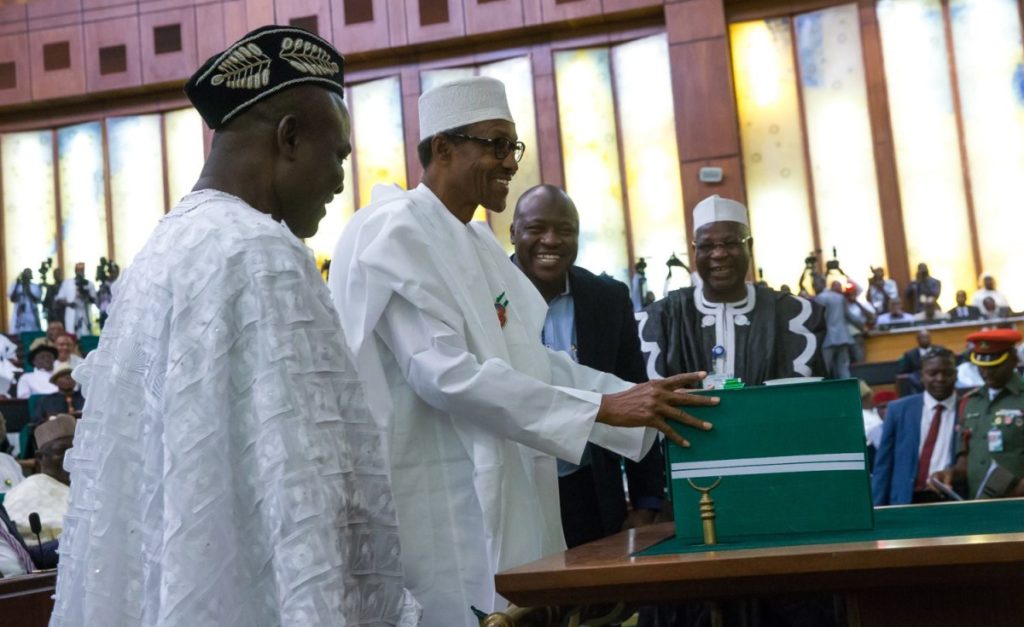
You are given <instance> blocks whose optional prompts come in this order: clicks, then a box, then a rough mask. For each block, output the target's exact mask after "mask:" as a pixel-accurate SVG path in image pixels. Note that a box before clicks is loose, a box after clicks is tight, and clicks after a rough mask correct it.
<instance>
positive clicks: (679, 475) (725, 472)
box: [672, 462, 864, 479]
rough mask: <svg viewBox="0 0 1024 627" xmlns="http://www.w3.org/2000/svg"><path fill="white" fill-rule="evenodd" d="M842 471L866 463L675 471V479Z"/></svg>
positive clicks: (769, 465) (777, 465) (825, 463)
mask: <svg viewBox="0 0 1024 627" xmlns="http://www.w3.org/2000/svg"><path fill="white" fill-rule="evenodd" d="M842 470H864V462H817V463H811V464H767V465H764V466H730V467H728V468H699V469H694V470H673V471H672V478H673V479H696V478H698V477H738V476H743V475H776V474H779V475H781V474H789V473H797V472H828V471H842Z"/></svg>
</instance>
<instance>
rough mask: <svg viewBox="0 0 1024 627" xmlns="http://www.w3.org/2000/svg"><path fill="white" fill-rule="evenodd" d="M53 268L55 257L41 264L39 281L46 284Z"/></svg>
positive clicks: (48, 258)
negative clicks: (47, 276) (48, 274)
mask: <svg viewBox="0 0 1024 627" xmlns="http://www.w3.org/2000/svg"><path fill="white" fill-rule="evenodd" d="M52 267H53V257H47V258H46V259H44V260H43V263H41V264H39V280H40V281H41V282H42V283H44V284H45V283H46V274H47V273H48V272H49V271H50V268H52Z"/></svg>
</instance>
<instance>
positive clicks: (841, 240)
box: [730, 4, 885, 287]
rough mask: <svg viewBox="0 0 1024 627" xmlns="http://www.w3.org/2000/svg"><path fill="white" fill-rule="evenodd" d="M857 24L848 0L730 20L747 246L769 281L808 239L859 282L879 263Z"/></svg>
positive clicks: (787, 268)
mask: <svg viewBox="0 0 1024 627" xmlns="http://www.w3.org/2000/svg"><path fill="white" fill-rule="evenodd" d="M858 25H859V21H858V16H857V7H856V5H853V4H849V5H841V6H837V7H831V8H828V9H824V10H821V11H814V12H812V13H806V14H803V15H798V16H796V17H794V18H790V17H783V18H775V19H769V20H758V21H753V22H742V23H738V24H733V25H732V26H731V28H730V36H731V40H732V52H733V64H734V70H733V75H734V80H735V84H736V97H737V103H738V111H739V117H740V138H741V142H742V147H743V168H744V173H745V176H746V182H747V198H748V203H749V205H750V207H749V208H750V214H751V223H752V224H751V226H752V231H753V236H754V242H755V248H754V252H755V255H756V258H757V263H758V266H760V267H761V268H762V269H763V270H764V278H765V280H767V281H768V282H769V283H770V284H772V285H774V286H775V287H778V286H779V285H781V284H783V283H786V284H789V285H791V286H793V287H795V285H793V284H794V283H795V282H796V280H797V279H798V277H799V276H800V271H801V269H802V268H803V265H804V264H803V259H804V257H806V256H807V253H808V252H809V251H811V250H813V249H814V248H815V246H820V247H822V248H824V249H825V251H824V252H826V254H831V249H832V248H835V249H836V252H837V253H838V255H839V257H840V259H841V261H842V263H843V266H844V268H845V269H846V270H847V271H849V272H850V273H851V274H853V275H854V278H856V279H859V280H861V282H863V280H862V277H864V276H867V275H868V267H869V266H875V265H884V262H885V254H884V246H883V239H882V228H881V209H880V207H879V199H878V185H877V182H876V180H875V164H874V154H873V148H872V144H871V130H870V121H869V118H868V108H867V88H866V84H865V79H864V62H863V55H862V51H861V44H860V33H859V30H858ZM815 222H816V226H817V229H816V230H815V228H814V227H815ZM808 287H810V286H808Z"/></svg>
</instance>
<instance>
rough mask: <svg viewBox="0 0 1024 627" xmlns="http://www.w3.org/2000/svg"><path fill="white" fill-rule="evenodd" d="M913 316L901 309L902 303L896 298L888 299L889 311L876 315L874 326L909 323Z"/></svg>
mask: <svg viewBox="0 0 1024 627" xmlns="http://www.w3.org/2000/svg"><path fill="white" fill-rule="evenodd" d="M913 321H914V317H913V316H911V315H910V314H908V313H905V312H904V311H903V303H901V302H900V300H899V299H898V298H894V299H892V300H890V301H889V311H887V312H885V313H884V314H882V315H880V316H878V319H877V320H875V326H878V327H890V326H892V325H894V324H910V323H912V322H913Z"/></svg>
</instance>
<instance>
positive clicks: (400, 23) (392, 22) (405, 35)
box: [387, 0, 409, 47]
mask: <svg viewBox="0 0 1024 627" xmlns="http://www.w3.org/2000/svg"><path fill="white" fill-rule="evenodd" d="M387 6H388V37H389V40H390V42H391V46H392V47H397V46H404V45H406V44H408V43H409V29H408V25H407V22H408V21H409V20H408V19H407V17H406V12H405V7H404V6H403V5H402V3H401V2H399V0H389V2H388V3H387Z"/></svg>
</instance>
